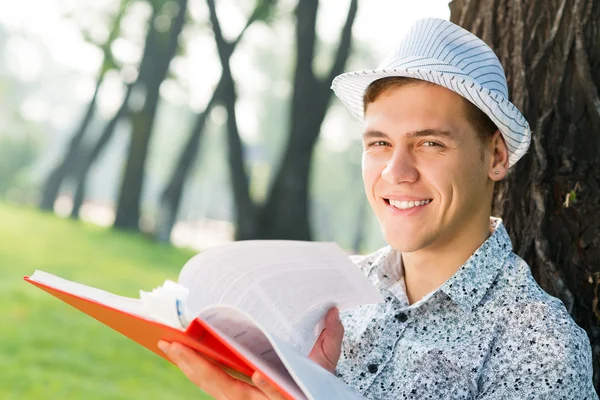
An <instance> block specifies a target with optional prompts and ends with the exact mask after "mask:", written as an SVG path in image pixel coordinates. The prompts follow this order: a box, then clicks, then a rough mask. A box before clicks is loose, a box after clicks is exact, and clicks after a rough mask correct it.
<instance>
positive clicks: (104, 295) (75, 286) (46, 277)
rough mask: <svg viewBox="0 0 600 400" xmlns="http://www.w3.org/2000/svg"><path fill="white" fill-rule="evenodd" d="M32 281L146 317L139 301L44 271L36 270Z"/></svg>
mask: <svg viewBox="0 0 600 400" xmlns="http://www.w3.org/2000/svg"><path fill="white" fill-rule="evenodd" d="M29 279H31V280H32V281H36V282H39V283H43V284H46V285H48V286H50V287H53V288H55V289H58V290H62V291H63V292H67V293H71V294H73V295H75V296H79V297H84V298H86V299H89V300H94V301H96V302H98V303H102V304H105V305H107V306H109V307H112V308H116V309H117V310H121V311H125V312H127V313H130V314H135V315H137V316H139V317H146V318H147V316H146V315H145V313H144V311H143V309H142V303H141V302H140V300H139V299H132V298H130V297H124V296H119V295H116V294H113V293H110V292H107V291H104V290H100V289H96V288H94V287H91V286H86V285H83V284H81V283H77V282H72V281H69V280H67V279H63V278H59V277H58V276H56V275H52V274H49V273H47V272H44V271H39V270H36V271H35V272H34V273H33V275H31V276H30V277H29Z"/></svg>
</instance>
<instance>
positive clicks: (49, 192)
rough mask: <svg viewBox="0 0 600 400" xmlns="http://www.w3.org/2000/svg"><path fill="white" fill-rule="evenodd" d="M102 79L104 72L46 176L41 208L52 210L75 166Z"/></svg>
mask: <svg viewBox="0 0 600 400" xmlns="http://www.w3.org/2000/svg"><path fill="white" fill-rule="evenodd" d="M103 80H104V72H102V73H101V74H100V75H99V76H98V79H97V81H96V88H95V89H94V95H93V96H92V100H91V101H90V103H89V104H88V107H87V110H86V112H85V114H84V116H83V119H82V120H81V123H80V124H79V127H78V128H77V131H75V134H74V135H73V137H72V138H71V141H70V142H69V147H68V149H67V153H66V154H65V156H64V157H63V158H62V160H60V161H59V163H58V165H57V166H56V167H54V169H53V170H52V172H50V175H48V178H46V182H45V184H44V188H43V189H42V199H41V201H40V205H39V207H40V208H41V209H42V210H48V211H52V210H54V202H55V201H56V198H57V197H58V193H59V191H60V187H61V185H62V183H63V180H64V179H65V177H66V176H67V175H68V174H69V173H71V172H72V171H73V168H74V167H75V164H76V161H77V157H78V155H79V150H80V145H81V141H82V139H83V137H84V135H85V133H86V132H87V128H88V126H89V124H90V122H91V120H92V116H93V115H94V110H95V108H96V101H97V100H98V91H99V90H100V86H101V85H102V81H103Z"/></svg>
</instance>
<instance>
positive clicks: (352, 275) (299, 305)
mask: <svg viewBox="0 0 600 400" xmlns="http://www.w3.org/2000/svg"><path fill="white" fill-rule="evenodd" d="M179 283H180V284H181V285H183V286H185V287H187V288H188V289H189V296H188V298H187V300H186V307H187V311H188V312H189V313H190V314H191V317H192V318H194V317H195V316H196V315H198V313H199V312H200V310H202V309H203V308H205V307H208V306H210V305H215V304H224V305H229V306H233V307H236V308H239V309H240V310H242V311H244V312H245V313H247V314H248V315H251V316H252V317H253V318H254V319H255V320H256V321H257V322H258V323H259V324H260V325H261V326H262V327H264V328H265V329H266V330H267V331H269V332H270V333H272V334H274V335H276V336H277V337H279V338H280V339H282V340H283V341H286V342H288V343H289V344H290V345H291V346H292V347H294V348H295V349H296V350H298V351H300V352H301V353H302V354H308V353H309V352H310V350H311V349H312V347H313V345H314V343H315V341H316V339H317V337H318V335H319V333H320V332H321V330H322V320H323V317H324V316H325V314H326V312H327V311H328V310H329V309H330V308H331V307H333V306H336V307H338V308H340V309H345V308H350V307H356V306H359V305H362V304H368V303H376V302H380V301H382V298H381V295H380V294H379V292H378V291H377V290H376V289H375V287H374V286H373V285H372V284H371V283H370V281H369V280H368V279H367V278H366V277H365V276H364V275H363V273H362V272H361V271H360V270H359V268H358V267H356V265H355V264H354V263H352V262H351V261H350V259H349V258H348V256H347V255H346V254H345V253H344V252H343V251H342V250H341V249H340V248H339V247H338V246H337V245H336V244H334V243H317V242H295V241H266V240H265V241H240V242H234V243H230V244H227V245H223V246H218V247H214V248H211V249H208V250H206V251H204V252H202V253H200V254H198V255H196V256H195V257H193V258H192V259H191V260H190V261H189V262H188V263H186V265H185V266H184V268H183V269H182V271H181V274H180V275H179Z"/></svg>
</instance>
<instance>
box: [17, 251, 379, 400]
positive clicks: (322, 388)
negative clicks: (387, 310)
mask: <svg viewBox="0 0 600 400" xmlns="http://www.w3.org/2000/svg"><path fill="white" fill-rule="evenodd" d="M25 280H26V281H28V282H30V283H32V284H34V285H35V286H38V287H39V288H41V289H43V290H45V291H47V292H49V293H50V294H52V295H54V296H56V297H58V298H60V299H61V300H63V301H65V302H67V303H69V304H70V305H72V306H74V307H76V308H78V309H79V310H81V311H83V312H85V313H86V314H88V315H90V316H92V317H93V318H95V319H97V320H99V321H100V322H102V323H104V324H106V325H108V326H110V327H111V328H113V329H115V330H117V331H119V332H120V333H122V334H124V335H126V336H127V337H129V338H131V339H133V340H135V341H136V342H138V343H140V344H141V345H143V346H145V347H147V348H148V349H150V350H152V351H153V352H155V353H156V354H158V355H160V356H161V357H163V358H166V356H165V354H164V353H162V351H160V349H159V348H158V346H157V343H158V341H159V340H160V339H163V340H166V341H168V342H173V341H177V342H180V343H182V344H184V345H186V346H188V347H191V348H193V349H195V350H196V351H198V352H200V353H201V354H203V355H205V356H206V357H208V358H210V359H212V360H213V361H215V362H217V363H218V364H220V365H221V366H222V367H223V368H224V369H225V370H226V371H227V372H229V373H230V374H232V375H233V376H236V377H238V378H240V379H245V380H248V379H249V378H250V377H251V376H252V374H253V373H254V372H255V371H260V372H261V373H262V374H263V375H264V376H265V377H266V378H267V380H268V381H270V383H271V384H273V385H274V386H275V387H277V388H278V389H279V391H280V392H281V393H282V394H283V395H284V396H285V397H286V398H289V399H315V400H317V399H327V400H330V399H353V398H355V399H359V398H362V397H361V396H359V395H358V394H356V393H355V392H353V391H352V389H351V388H350V387H348V386H346V385H345V384H344V383H343V382H342V381H341V380H340V379H338V378H337V377H336V376H334V375H333V374H331V373H330V372H328V371H326V370H325V369H323V368H321V367H320V366H319V365H317V364H316V363H314V362H313V361H311V360H310V359H309V358H308V357H307V355H308V354H309V352H310V351H311V349H312V347H313V345H314V344H315V342H316V340H317V338H318V336H319V334H320V333H321V331H322V329H323V321H324V317H325V314H326V313H327V311H328V310H329V309H330V308H331V307H334V306H335V307H338V308H339V309H340V310H343V309H346V308H351V307H356V306H359V305H363V304H370V303H377V302H380V301H383V299H382V298H381V295H380V294H379V292H378V291H377V290H376V289H375V287H374V286H373V285H372V284H371V282H370V281H369V280H368V279H367V278H366V277H365V276H364V275H363V273H362V272H361V271H360V270H359V268H357V267H356V266H355V265H354V264H353V263H352V262H351V261H350V259H349V258H348V256H347V255H346V254H345V253H344V252H343V251H342V250H341V249H340V248H339V247H338V246H337V245H335V244H333V243H316V242H295V241H277V240H275V241H267V240H265V241H262V240H261V241H240V242H233V243H229V244H225V245H222V246H218V247H214V248H211V249H209V250H206V251H204V252H202V253H200V254H198V255H196V256H194V257H193V258H192V259H190V260H189V261H188V262H187V263H186V264H185V265H184V267H183V269H182V270H181V273H180V275H179V279H178V282H177V283H175V282H171V281H166V282H165V283H164V284H163V285H162V286H161V287H159V288H157V289H154V290H153V291H151V292H144V291H141V292H140V298H139V299H133V298H127V297H122V296H118V295H115V294H112V293H108V292H106V291H102V290H100V289H96V288H93V287H89V286H85V285H82V284H79V283H75V282H71V281H67V280H65V279H62V278H59V277H57V276H54V275H51V274H48V273H46V272H42V271H35V273H34V274H33V275H32V276H31V277H25ZM167 359H168V358H167Z"/></svg>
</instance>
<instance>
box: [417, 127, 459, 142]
mask: <svg viewBox="0 0 600 400" xmlns="http://www.w3.org/2000/svg"><path fill="white" fill-rule="evenodd" d="M406 136H408V137H424V136H438V137H445V138H447V139H452V140H456V135H455V134H454V133H452V132H448V131H444V130H442V129H422V130H418V131H414V132H409V133H407V134H406Z"/></svg>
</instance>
